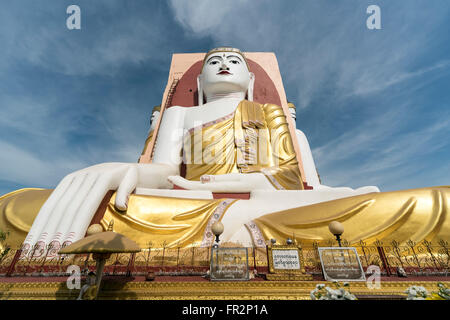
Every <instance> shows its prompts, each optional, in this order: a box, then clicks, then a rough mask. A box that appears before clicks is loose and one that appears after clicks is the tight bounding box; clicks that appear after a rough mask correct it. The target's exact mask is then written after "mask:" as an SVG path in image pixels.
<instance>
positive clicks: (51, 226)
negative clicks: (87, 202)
mask: <svg viewBox="0 0 450 320" xmlns="http://www.w3.org/2000/svg"><path fill="white" fill-rule="evenodd" d="M85 178H86V173H81V174H78V175H75V177H74V179H73V180H72V181H71V183H70V185H69V186H68V188H67V190H66V191H65V192H64V194H63V195H62V197H61V198H60V199H59V200H58V202H57V204H56V205H55V206H54V208H53V210H52V211H51V212H49V219H48V221H47V223H46V226H45V232H43V233H41V235H40V237H39V240H41V241H44V242H45V243H50V242H51V241H52V240H53V238H54V236H55V232H56V227H57V226H58V224H59V223H60V221H61V220H62V219H63V218H64V216H65V212H66V209H67V207H68V205H69V203H70V202H71V201H72V199H73V198H74V197H75V195H76V194H77V192H78V190H79V189H80V187H81V186H82V184H83V181H84V180H85Z"/></svg>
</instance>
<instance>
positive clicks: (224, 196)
mask: <svg viewBox="0 0 450 320" xmlns="http://www.w3.org/2000/svg"><path fill="white" fill-rule="evenodd" d="M213 198H214V199H242V200H248V199H250V192H243V193H222V192H213Z"/></svg>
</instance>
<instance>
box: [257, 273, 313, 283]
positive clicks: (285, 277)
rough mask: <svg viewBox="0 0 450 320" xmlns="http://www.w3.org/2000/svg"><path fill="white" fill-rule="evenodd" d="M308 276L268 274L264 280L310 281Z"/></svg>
mask: <svg viewBox="0 0 450 320" xmlns="http://www.w3.org/2000/svg"><path fill="white" fill-rule="evenodd" d="M312 279H313V277H312V275H310V274H289V273H268V274H266V280H269V281H311V280H312Z"/></svg>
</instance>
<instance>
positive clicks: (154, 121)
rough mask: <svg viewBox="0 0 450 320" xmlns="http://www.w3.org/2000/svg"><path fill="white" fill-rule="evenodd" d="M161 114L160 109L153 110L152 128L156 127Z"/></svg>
mask: <svg viewBox="0 0 450 320" xmlns="http://www.w3.org/2000/svg"><path fill="white" fill-rule="evenodd" d="M159 114H160V112H159V111H157V110H155V111H153V113H152V116H151V118H150V130H153V129H155V126H156V121H157V120H158V118H159Z"/></svg>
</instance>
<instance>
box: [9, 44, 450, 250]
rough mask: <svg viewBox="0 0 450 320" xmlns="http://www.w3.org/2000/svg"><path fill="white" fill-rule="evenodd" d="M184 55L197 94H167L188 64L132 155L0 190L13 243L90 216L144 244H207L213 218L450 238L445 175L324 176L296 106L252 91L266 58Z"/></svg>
mask: <svg viewBox="0 0 450 320" xmlns="http://www.w3.org/2000/svg"><path fill="white" fill-rule="evenodd" d="M190 64H191V65H192V66H193V67H192V68H190V69H189V70H191V71H192V70H194V69H195V68H194V65H195V66H197V68H198V69H195V70H197V71H196V73H195V72H191V73H190V77H191V78H190V79H191V80H190V81H191V83H190V85H192V82H193V81H195V78H196V80H197V81H196V83H195V85H196V87H197V88H195V87H194V88H193V87H190V88H189V92H191V94H192V96H193V97H195V100H196V101H195V104H194V105H190V106H186V105H183V106H181V105H176V104H175V105H174V103H175V102H176V99H175V98H174V95H176V93H177V90H182V89H183V90H188V89H186V88H187V87H186V86H184V87H183V85H182V82H183V81H185V80H186V79H185V78H186V77H187V73H188V72H186V73H185V74H184V75H183V76H182V77H181V78H179V79H177V81H176V82H177V83H175V82H173V83H172V85H171V87H168V89H167V90H166V97H165V101H164V100H163V104H162V105H161V107H158V108H156V109H154V111H155V113H154V116H153V118H152V124H151V130H150V133H149V137H148V139H147V141H146V143H145V148H144V151H143V153H142V155H141V160H140V161H139V163H104V164H99V165H95V166H92V167H89V168H86V169H83V170H80V171H77V172H74V173H71V174H69V175H68V176H66V177H65V178H64V179H62V181H61V182H60V183H59V184H58V186H57V187H56V189H55V190H42V189H24V190H18V191H15V192H12V193H9V194H7V195H4V196H3V197H1V198H0V210H1V216H0V228H1V229H3V230H9V231H10V234H11V236H10V239H11V241H12V242H13V243H14V242H15V243H14V244H15V245H20V244H22V243H23V247H22V248H23V251H24V252H25V253H26V252H29V251H30V249H31V248H32V247H33V246H34V248H44V247H45V246H47V245H49V244H51V245H52V247H53V248H56V249H58V248H60V247H61V246H64V245H67V244H69V243H71V242H73V241H76V240H78V239H80V238H82V237H83V236H84V235H85V233H86V230H87V228H88V227H89V225H90V224H92V223H98V222H100V223H101V224H102V225H103V226H105V228H106V226H107V225H108V224H109V223H110V222H111V220H114V230H115V231H117V232H120V233H122V234H125V235H127V236H128V237H129V238H131V239H133V240H135V241H136V242H137V243H139V244H140V245H141V246H142V247H145V246H146V245H147V243H149V242H153V243H154V244H158V243H159V244H162V243H164V246H166V247H175V246H177V247H189V246H192V245H201V246H210V245H212V243H213V238H214V237H213V234H212V232H211V226H212V224H213V223H214V222H216V221H221V222H222V223H223V225H224V230H225V231H224V233H223V235H222V240H223V241H225V242H233V243H236V244H241V245H243V246H257V247H263V246H265V245H266V243H267V241H269V240H270V239H272V238H275V239H279V240H283V239H286V238H293V237H294V238H295V239H296V240H297V241H301V242H303V243H305V242H308V241H320V240H325V239H329V238H330V234H329V231H328V224H329V223H330V222H331V221H334V220H337V221H340V222H341V223H342V224H343V225H344V227H345V230H346V231H345V238H346V239H347V240H348V241H349V242H350V243H355V242H358V241H360V240H364V241H366V242H368V243H371V242H373V241H375V240H376V239H378V240H387V241H389V240H393V239H395V240H397V241H399V242H404V241H407V240H409V239H411V240H413V241H416V242H417V241H421V240H424V239H427V240H433V239H445V240H450V219H449V218H448V210H449V203H450V202H449V200H450V199H449V197H450V190H449V188H448V187H435V188H424V189H415V190H405V191H395V192H380V190H379V189H378V188H377V187H374V186H368V187H362V188H358V189H351V188H346V187H338V188H334V187H328V186H325V185H322V184H321V182H320V179H319V177H318V174H317V170H316V168H315V165H314V160H313V156H312V153H311V150H310V147H309V144H308V141H307V139H306V136H305V135H304V134H303V132H301V131H300V130H298V129H296V128H295V125H294V123H295V122H294V121H293V117H295V107H294V106H293V105H292V104H288V103H287V101H285V100H284V99H281V98H280V97H279V96H278V98H277V99H275V100H273V101H261V100H264V95H260V96H258V97H256V95H255V93H256V91H255V83H256V82H257V81H258V79H259V78H258V77H259V76H261V77H264V81H262V80H260V84H259V86H263V87H262V89H261V88H260V91H258V92H265V93H267V92H268V93H273V90H277V89H276V86H274V85H273V80H272V79H271V78H270V77H269V76H268V75H267V73H265V72H264V67H265V66H264V65H263V66H261V65H259V64H258V63H256V62H255V61H252V60H251V59H247V58H246V55H244V53H242V52H241V51H240V50H238V49H234V48H228V47H221V48H216V49H213V50H211V51H209V52H208V53H207V54H205V55H204V58H203V60H201V61H193V62H191V63H190ZM255 70H259V71H258V72H252V71H255ZM261 70H262V71H261ZM194 76H195V77H194ZM183 79H184V80H183ZM280 79H281V78H280ZM280 79H279V80H280ZM186 81H187V80H186ZM184 83H186V82H184ZM280 83H281V81H279V82H278V87H280ZM194 89H196V90H194ZM261 90H262V91H261ZM178 92H180V91H178ZM186 92H187V91H186ZM172 102H174V103H172ZM38 251H39V250H38ZM54 251H55V252H57V250H54Z"/></svg>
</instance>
